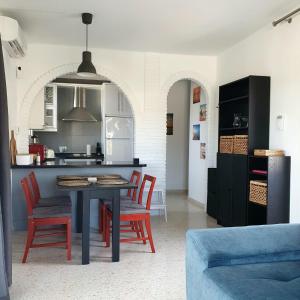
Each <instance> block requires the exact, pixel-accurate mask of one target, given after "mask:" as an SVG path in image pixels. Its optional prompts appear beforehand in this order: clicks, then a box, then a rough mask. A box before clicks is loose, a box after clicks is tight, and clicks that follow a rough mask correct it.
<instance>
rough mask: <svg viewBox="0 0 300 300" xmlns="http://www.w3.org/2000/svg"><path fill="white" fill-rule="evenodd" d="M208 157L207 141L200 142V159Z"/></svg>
mask: <svg viewBox="0 0 300 300" xmlns="http://www.w3.org/2000/svg"><path fill="white" fill-rule="evenodd" d="M205 158H206V143H200V159H205Z"/></svg>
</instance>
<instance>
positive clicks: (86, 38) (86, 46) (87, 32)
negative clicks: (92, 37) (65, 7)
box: [85, 25, 89, 51]
mask: <svg viewBox="0 0 300 300" xmlns="http://www.w3.org/2000/svg"><path fill="white" fill-rule="evenodd" d="M88 34H89V31H88V25H86V27H85V50H86V51H88V38H89V37H88Z"/></svg>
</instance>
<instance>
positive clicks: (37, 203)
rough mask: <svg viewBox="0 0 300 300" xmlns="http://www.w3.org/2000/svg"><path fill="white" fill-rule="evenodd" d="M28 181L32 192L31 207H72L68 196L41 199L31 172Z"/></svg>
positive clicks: (34, 177)
mask: <svg viewBox="0 0 300 300" xmlns="http://www.w3.org/2000/svg"><path fill="white" fill-rule="evenodd" d="M28 176H29V179H30V183H31V187H32V191H33V197H34V201H33V207H48V206H72V202H71V200H70V197H68V196H54V197H48V198H42V197H41V192H40V188H39V184H38V182H37V180H36V176H35V173H34V172H33V171H32V172H30V173H29V175H28Z"/></svg>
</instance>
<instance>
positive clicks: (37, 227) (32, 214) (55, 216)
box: [21, 177, 71, 263]
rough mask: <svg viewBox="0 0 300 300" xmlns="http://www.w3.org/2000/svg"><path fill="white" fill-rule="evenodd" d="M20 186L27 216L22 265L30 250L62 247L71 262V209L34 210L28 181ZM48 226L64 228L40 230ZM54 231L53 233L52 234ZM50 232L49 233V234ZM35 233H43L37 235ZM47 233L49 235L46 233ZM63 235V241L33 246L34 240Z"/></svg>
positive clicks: (24, 179)
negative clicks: (64, 238) (61, 226)
mask: <svg viewBox="0 0 300 300" xmlns="http://www.w3.org/2000/svg"><path fill="white" fill-rule="evenodd" d="M21 185H22V188H23V192H24V195H25V200H26V206H27V215H28V233H27V242H26V245H25V250H24V255H23V259H22V263H26V260H27V256H28V252H29V249H30V248H40V247H53V246H63V247H66V249H67V259H68V260H71V207H58V206H57V207H37V208H34V203H35V199H34V197H33V195H32V193H31V190H30V187H29V182H28V179H27V178H26V177H25V178H23V179H22V180H21ZM50 225H63V226H64V228H58V229H54V228H41V227H43V226H50ZM54 230H55V232H53V231H54ZM50 231H51V232H50ZM37 232H45V233H44V234H39V235H37V234H36V233H37ZM47 232H49V233H47ZM59 235H63V236H65V237H66V240H65V241H61V242H51V243H38V244H34V243H33V241H34V239H35V238H45V237H52V236H59Z"/></svg>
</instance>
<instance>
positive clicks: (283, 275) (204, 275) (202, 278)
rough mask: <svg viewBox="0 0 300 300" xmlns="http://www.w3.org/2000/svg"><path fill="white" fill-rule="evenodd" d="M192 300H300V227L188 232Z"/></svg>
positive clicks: (187, 273)
mask: <svg viewBox="0 0 300 300" xmlns="http://www.w3.org/2000/svg"><path fill="white" fill-rule="evenodd" d="M186 238H187V244H186V246H187V247H186V284H187V299H188V300H200V299H205V300H215V299H222V300H227V299H243V300H247V299H255V300H260V299H278V300H279V299H280V300H281V299H282V300H291V299H300V224H279V225H263V226H249V227H232V228H216V229H203V230H201V229H197V230H196V229H195V230H189V231H188V232H187V234H186Z"/></svg>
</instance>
